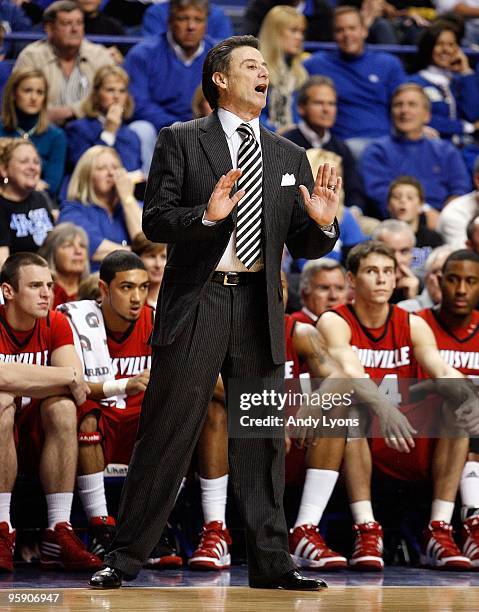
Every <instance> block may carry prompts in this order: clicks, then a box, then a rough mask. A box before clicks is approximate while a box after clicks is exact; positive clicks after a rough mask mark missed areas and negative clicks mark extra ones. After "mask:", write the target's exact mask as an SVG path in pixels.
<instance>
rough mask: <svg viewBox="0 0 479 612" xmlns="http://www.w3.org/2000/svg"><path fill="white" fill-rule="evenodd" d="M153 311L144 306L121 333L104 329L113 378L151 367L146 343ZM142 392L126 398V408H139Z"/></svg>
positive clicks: (151, 328) (151, 326) (126, 375)
mask: <svg viewBox="0 0 479 612" xmlns="http://www.w3.org/2000/svg"><path fill="white" fill-rule="evenodd" d="M153 318H154V311H153V309H152V308H150V307H149V306H144V308H143V309H142V311H141V314H140V317H139V319H138V320H137V321H135V322H134V323H132V324H131V325H130V327H129V328H128V330H127V331H126V332H125V333H124V334H121V335H118V334H114V333H113V332H111V331H109V330H108V328H107V329H106V335H107V344H108V351H109V353H110V357H111V361H112V367H113V372H114V374H115V378H116V379H119V378H130V377H131V376H136V375H137V374H141V372H143V370H145V369H146V368H148V369H150V368H151V346H150V345H149V344H148V341H149V339H150V336H151V333H152V331H153ZM142 401H143V393H138V394H136V395H131V396H129V397H127V398H126V405H127V408H128V409H132V408H138V409H139V408H140V406H141V402H142Z"/></svg>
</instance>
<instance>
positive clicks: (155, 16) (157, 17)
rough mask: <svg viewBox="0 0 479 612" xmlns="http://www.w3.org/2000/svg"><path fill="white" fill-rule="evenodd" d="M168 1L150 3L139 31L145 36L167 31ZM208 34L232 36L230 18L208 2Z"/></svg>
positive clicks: (154, 35) (219, 37)
mask: <svg viewBox="0 0 479 612" xmlns="http://www.w3.org/2000/svg"><path fill="white" fill-rule="evenodd" d="M169 11H170V3H169V2H162V3H161V4H152V5H151V6H150V7H149V8H147V9H146V12H145V14H144V15H143V24H142V29H141V33H142V34H143V36H145V37H150V38H151V37H156V36H159V35H160V34H165V33H166V32H167V31H168V16H169ZM206 32H207V34H208V36H209V37H210V38H212V39H213V40H224V39H225V38H229V37H230V36H233V26H232V25H231V20H230V18H229V17H228V16H227V15H225V13H224V11H223V9H222V8H221V7H219V6H216V4H210V8H209V11H208V23H207V30H206Z"/></svg>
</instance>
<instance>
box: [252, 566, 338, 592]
mask: <svg viewBox="0 0 479 612" xmlns="http://www.w3.org/2000/svg"><path fill="white" fill-rule="evenodd" d="M249 586H250V587H251V588H252V589H286V590H288V591H319V589H326V588H327V587H328V585H327V584H326V583H325V582H324V580H320V579H314V578H304V576H301V574H300V573H299V572H297V571H296V570H291V571H289V572H287V573H286V574H283V575H282V576H280V577H279V578H274V579H273V580H272V579H268V578H259V579H258V578H255V579H254V580H251V581H250V583H249Z"/></svg>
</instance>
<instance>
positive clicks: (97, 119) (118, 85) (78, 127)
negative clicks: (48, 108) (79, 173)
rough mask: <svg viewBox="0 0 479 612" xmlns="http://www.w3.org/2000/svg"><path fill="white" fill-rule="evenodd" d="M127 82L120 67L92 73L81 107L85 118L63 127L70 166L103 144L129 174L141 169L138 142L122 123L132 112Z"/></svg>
mask: <svg viewBox="0 0 479 612" xmlns="http://www.w3.org/2000/svg"><path fill="white" fill-rule="evenodd" d="M128 82H129V78H128V74H127V73H126V72H125V71H124V70H123V68H120V67H119V66H103V68H100V70H98V72H97V73H96V74H95V78H94V80H93V87H92V90H91V92H90V94H89V95H88V97H87V99H86V100H85V102H84V103H83V106H82V110H83V112H84V113H85V117H83V118H82V119H77V120H76V121H71V122H70V123H69V124H68V125H67V127H66V133H67V136H68V161H69V162H70V164H71V166H74V165H75V164H76V163H77V162H78V160H79V159H80V157H81V156H82V155H83V153H85V151H86V150H87V149H89V148H90V147H93V146H94V145H104V146H105V145H106V146H109V147H113V148H114V149H115V150H116V152H117V153H118V155H119V156H120V159H121V161H122V164H123V166H124V167H125V168H126V169H127V170H128V171H131V170H139V169H141V168H142V165H143V164H142V159H141V145H140V139H139V138H138V136H137V134H136V133H135V132H134V131H133V130H131V129H130V128H129V127H128V125H127V124H126V123H125V120H127V119H130V118H131V116H132V115H133V109H134V102H133V98H132V97H131V95H130V94H129V92H128Z"/></svg>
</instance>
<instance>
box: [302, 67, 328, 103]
mask: <svg viewBox="0 0 479 612" xmlns="http://www.w3.org/2000/svg"><path fill="white" fill-rule="evenodd" d="M321 86H324V87H329V88H330V89H332V90H333V91H334V93H335V94H336V86H335V85H334V81H333V79H330V78H329V77H327V76H321V75H319V74H315V75H314V76H312V77H309V79H307V80H306V81H305V82H304V83H303V84H302V85H301V87H300V88H299V89H298V97H297V100H296V104H297V105H298V106H304V105H305V104H307V103H308V99H309V93H308V92H309V90H310V89H311V87H321Z"/></svg>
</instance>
